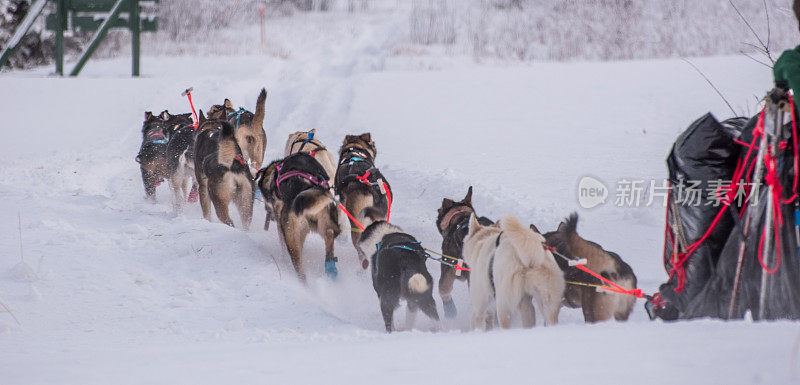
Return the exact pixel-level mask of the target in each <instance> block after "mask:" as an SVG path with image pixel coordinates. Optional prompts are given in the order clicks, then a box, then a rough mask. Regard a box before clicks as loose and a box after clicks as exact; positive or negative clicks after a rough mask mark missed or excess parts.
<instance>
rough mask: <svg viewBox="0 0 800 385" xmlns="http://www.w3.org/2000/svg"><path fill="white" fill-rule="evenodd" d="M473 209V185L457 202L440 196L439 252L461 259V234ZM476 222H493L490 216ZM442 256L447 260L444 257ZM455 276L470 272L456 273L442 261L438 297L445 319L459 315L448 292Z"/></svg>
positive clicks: (460, 276) (461, 277) (437, 222)
mask: <svg viewBox="0 0 800 385" xmlns="http://www.w3.org/2000/svg"><path fill="white" fill-rule="evenodd" d="M474 212H475V209H474V208H473V207H472V186H470V187H469V189H468V190H467V195H466V196H465V197H464V199H462V200H461V201H459V202H456V201H453V200H452V199H448V198H444V199H442V207H440V208H439V212H438V215H437V217H436V228H437V229H438V230H439V234H441V235H442V253H443V254H444V255H447V256H450V257H453V258H459V259H463V258H464V256H463V253H462V251H463V248H464V237H466V236H467V228H468V226H469V217H470V215H471V214H473V213H474ZM478 223H480V224H482V225H484V226H489V225H492V224H493V223H494V222H492V221H491V220H490V219H489V218H486V217H479V218H478ZM445 259H447V258H446V257H445ZM450 262H452V263H457V261H455V260H452V259H451V260H450ZM456 278H458V279H459V280H461V281H463V280H469V272H468V271H461V272H460V273H459V274H458V275H456V270H455V269H454V268H453V267H452V266H448V265H445V264H442V273H441V276H440V277H439V296H440V297H441V298H442V305H443V307H444V316H445V317H447V318H455V317H456V315H457V314H458V311H457V309H456V304H455V302H453V297H452V296H451V294H450V293H451V292H452V291H453V282H454V281H455V280H456Z"/></svg>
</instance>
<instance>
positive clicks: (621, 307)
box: [531, 213, 636, 323]
mask: <svg viewBox="0 0 800 385" xmlns="http://www.w3.org/2000/svg"><path fill="white" fill-rule="evenodd" d="M577 226H578V214H575V213H573V214H571V215H570V216H569V218H567V219H566V221H564V222H561V224H559V225H558V230H556V231H552V232H549V233H547V234H545V235H544V237H545V239H546V240H547V244H548V245H550V246H553V247H555V248H556V250H557V251H558V252H559V253H560V254H562V255H564V256H567V257H568V258H569V257H575V258H584V259H586V261H587V264H586V267H587V268H589V269H590V270H592V271H594V272H596V273H598V274H600V275H601V276H603V278H606V279H608V280H610V281H612V282H614V283H616V284H617V285H620V286H622V287H623V288H625V289H629V290H630V289H634V288H636V275H634V274H633V269H631V267H630V266H629V265H628V264H627V263H625V261H623V260H622V258H620V256H619V255H617V254H616V253H614V252H611V251H607V250H604V249H603V248H602V247H601V246H600V245H598V244H596V243H594V242H591V241H587V240H585V239H583V238H581V237H580V236H579V235H578V233H577V231H576V229H577ZM531 228H532V229H535V226H533V225H531ZM534 231H536V230H534ZM556 262H558V265H559V267H560V268H561V270H562V271H564V278H565V279H566V280H567V282H582V283H589V284H594V285H601V284H603V283H602V282H601V281H600V280H599V279H597V278H595V277H593V276H591V275H589V274H587V273H585V272H583V271H581V270H578V269H577V268H575V267H569V266H568V265H567V262H566V261H564V260H563V259H562V258H556ZM635 302H636V298H635V297H633V296H629V295H624V294H618V293H608V292H598V291H597V290H596V289H595V288H594V287H586V286H580V285H575V284H569V283H568V284H567V289H566V291H564V301H563V304H564V305H565V306H568V307H571V308H577V307H580V308H582V309H583V317H584V320H585V321H586V322H589V323H592V322H601V321H606V320H609V319H611V318H612V317H613V318H614V319H616V320H617V321H626V320H627V319H628V316H629V315H630V314H631V310H633V305H634V303H635Z"/></svg>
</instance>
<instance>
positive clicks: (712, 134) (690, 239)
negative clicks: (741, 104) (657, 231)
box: [646, 89, 800, 320]
mask: <svg viewBox="0 0 800 385" xmlns="http://www.w3.org/2000/svg"><path fill="white" fill-rule="evenodd" d="M765 101H766V103H765V104H766V105H765V107H764V109H763V110H762V112H761V113H760V114H758V115H757V116H755V117H753V118H751V119H747V118H741V117H739V118H733V119H728V120H725V121H723V122H718V121H717V120H716V119H715V118H714V117H713V116H712V115H711V114H706V115H705V116H703V117H701V118H700V119H698V120H697V121H695V122H694V123H693V124H692V125H691V126H689V128H688V129H687V130H686V131H684V132H683V133H682V134H681V135H680V136H679V137H678V139H677V140H676V141H675V144H674V146H673V148H672V151H671V152H670V155H669V157H668V158H667V166H668V169H669V183H670V189H669V195H668V198H667V201H668V204H667V213H666V226H665V234H664V235H665V240H664V253H663V264H664V267H665V269H666V271H667V273H668V274H669V278H668V280H667V282H666V283H664V284H662V285H661V287H660V292H659V293H657V294H656V295H654V297H653V298H652V299H651V300H650V301H648V302H647V304H646V308H647V310H648V313H649V314H650V317H651V318H655V317H659V318H662V319H665V320H675V319H692V318H700V317H711V318H720V319H740V318H743V317H745V315H746V314H748V312H749V314H750V315H751V317H752V318H753V319H756V320H771V319H797V318H800V243H798V242H800V233H799V232H798V231H799V230H798V229H800V227H799V226H800V199H799V197H798V140H797V139H798V136H797V119H796V110H795V106H794V102H793V100H792V97H791V96H790V95H788V94H787V92H786V91H784V90H782V89H775V90H773V91H771V92H770V93H769V94H768V95H767V97H766V99H765Z"/></svg>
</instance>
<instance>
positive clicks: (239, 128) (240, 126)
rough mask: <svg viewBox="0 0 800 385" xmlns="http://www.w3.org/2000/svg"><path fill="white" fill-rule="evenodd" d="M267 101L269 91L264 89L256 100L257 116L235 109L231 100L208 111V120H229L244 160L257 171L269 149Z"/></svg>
mask: <svg viewBox="0 0 800 385" xmlns="http://www.w3.org/2000/svg"><path fill="white" fill-rule="evenodd" d="M266 100H267V90H266V89H264V88H262V89H261V93H259V94H258V99H257V100H256V112H255V114H254V113H252V112H250V111H248V110H246V109H244V108H239V109H238V110H237V109H234V107H233V103H231V101H230V100H229V99H225V101H224V102H223V103H222V104H216V105H213V106H211V108H210V109H209V110H208V119H221V120H227V121H228V123H230V124H231V125H232V126H233V127H234V132H235V134H236V141H237V142H238V143H239V146H240V147H241V149H242V152H243V153H244V159H246V160H247V163H248V165H251V166H252V167H253V168H254V169H255V170H258V169H260V168H261V165H262V164H263V162H264V151H265V150H266V149H267V133H266V132H265V131H264V116H265V103H266Z"/></svg>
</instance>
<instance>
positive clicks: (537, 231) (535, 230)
mask: <svg viewBox="0 0 800 385" xmlns="http://www.w3.org/2000/svg"><path fill="white" fill-rule="evenodd" d="M531 230H533V231H534V232H535V233H537V234H541V233H542V232H541V231H539V228H537V227H536V225H534V224H533V223H531Z"/></svg>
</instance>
